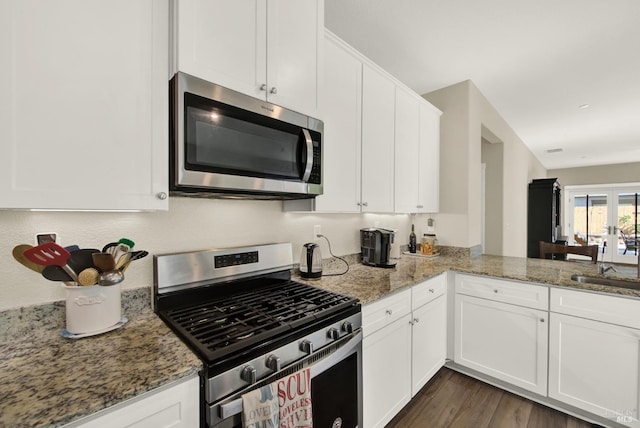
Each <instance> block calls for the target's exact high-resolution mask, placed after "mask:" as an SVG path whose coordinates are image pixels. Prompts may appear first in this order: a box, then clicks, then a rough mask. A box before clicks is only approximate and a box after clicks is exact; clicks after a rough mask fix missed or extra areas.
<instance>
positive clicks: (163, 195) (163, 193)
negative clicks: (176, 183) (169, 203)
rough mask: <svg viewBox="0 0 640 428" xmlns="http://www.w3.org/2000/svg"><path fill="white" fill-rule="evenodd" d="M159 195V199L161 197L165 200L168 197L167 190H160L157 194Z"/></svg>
mask: <svg viewBox="0 0 640 428" xmlns="http://www.w3.org/2000/svg"><path fill="white" fill-rule="evenodd" d="M156 196H157V197H158V199H160V200H161V201H164V200H165V199H167V194H166V193H165V192H160V193H158V194H157V195H156Z"/></svg>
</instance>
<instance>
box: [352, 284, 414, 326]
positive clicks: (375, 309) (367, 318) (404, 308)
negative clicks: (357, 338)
mask: <svg viewBox="0 0 640 428" xmlns="http://www.w3.org/2000/svg"><path fill="white" fill-rule="evenodd" d="M410 312H411V289H410V288H407V289H406V290H403V291H401V292H399V293H395V294H392V295H390V296H388V297H385V298H383V299H380V300H377V301H375V302H373V303H370V304H368V305H365V306H364V307H363V308H362V334H363V336H365V337H366V336H367V335H369V334H371V333H373V332H375V331H377V330H379V329H381V328H382V327H384V326H386V325H389V324H391V323H392V322H394V321H395V320H397V319H400V318H402V317H403V316H404V315H406V314H408V313H410Z"/></svg>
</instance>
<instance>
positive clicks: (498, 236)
mask: <svg viewBox="0 0 640 428" xmlns="http://www.w3.org/2000/svg"><path fill="white" fill-rule="evenodd" d="M481 137H482V138H481V144H482V146H481V147H482V148H481V155H480V156H481V162H482V165H483V166H482V168H481V174H482V176H481V178H480V179H481V183H482V197H481V201H482V202H481V203H482V207H481V217H482V219H481V223H480V224H481V227H482V232H481V240H482V250H483V253H484V254H494V255H498V256H501V255H503V254H502V252H503V203H504V202H503V199H504V195H503V193H504V192H503V189H504V183H503V177H504V172H503V162H504V144H503V142H502V141H501V140H500V139H499V138H498V137H496V135H495V134H494V133H493V132H491V131H490V130H489V129H488V128H486V127H485V126H484V125H482V132H481Z"/></svg>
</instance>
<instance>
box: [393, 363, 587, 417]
mask: <svg viewBox="0 0 640 428" xmlns="http://www.w3.org/2000/svg"><path fill="white" fill-rule="evenodd" d="M483 427H486V428H594V427H599V425H593V424H591V423H589V422H585V421H582V420H580V419H577V418H575V417H573V416H569V415H567V414H564V413H562V412H559V411H557V410H553V409H550V408H548V407H546V406H543V405H541V404H538V403H535V402H533V401H530V400H527V399H525V398H522V397H519V396H517V395H514V394H512V393H510V392H507V391H503V390H501V389H499V388H496V387H494V386H491V385H488V384H486V383H484V382H480V381H479V380H476V379H473V378H471V377H469V376H466V375H464V374H461V373H458V372H456V371H453V370H451V369H447V368H443V369H441V370H440V371H439V372H438V373H437V374H436V375H435V376H434V377H433V378H432V379H431V380H430V381H429V383H428V384H427V385H425V387H424V388H422V390H421V391H420V392H419V393H418V394H416V396H415V397H414V398H413V400H411V402H410V403H409V404H408V405H407V406H405V408H404V409H402V410H401V411H400V413H398V414H397V415H396V417H395V418H394V419H393V420H392V421H391V422H390V423H389V424H388V425H387V426H386V428H483Z"/></svg>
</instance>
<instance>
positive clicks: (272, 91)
mask: <svg viewBox="0 0 640 428" xmlns="http://www.w3.org/2000/svg"><path fill="white" fill-rule="evenodd" d="M269 92H271V93H272V94H274V95H275V94H277V93H278V89H277V88H276V87H275V86H274V87H272V88H271V90H270V91H269Z"/></svg>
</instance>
